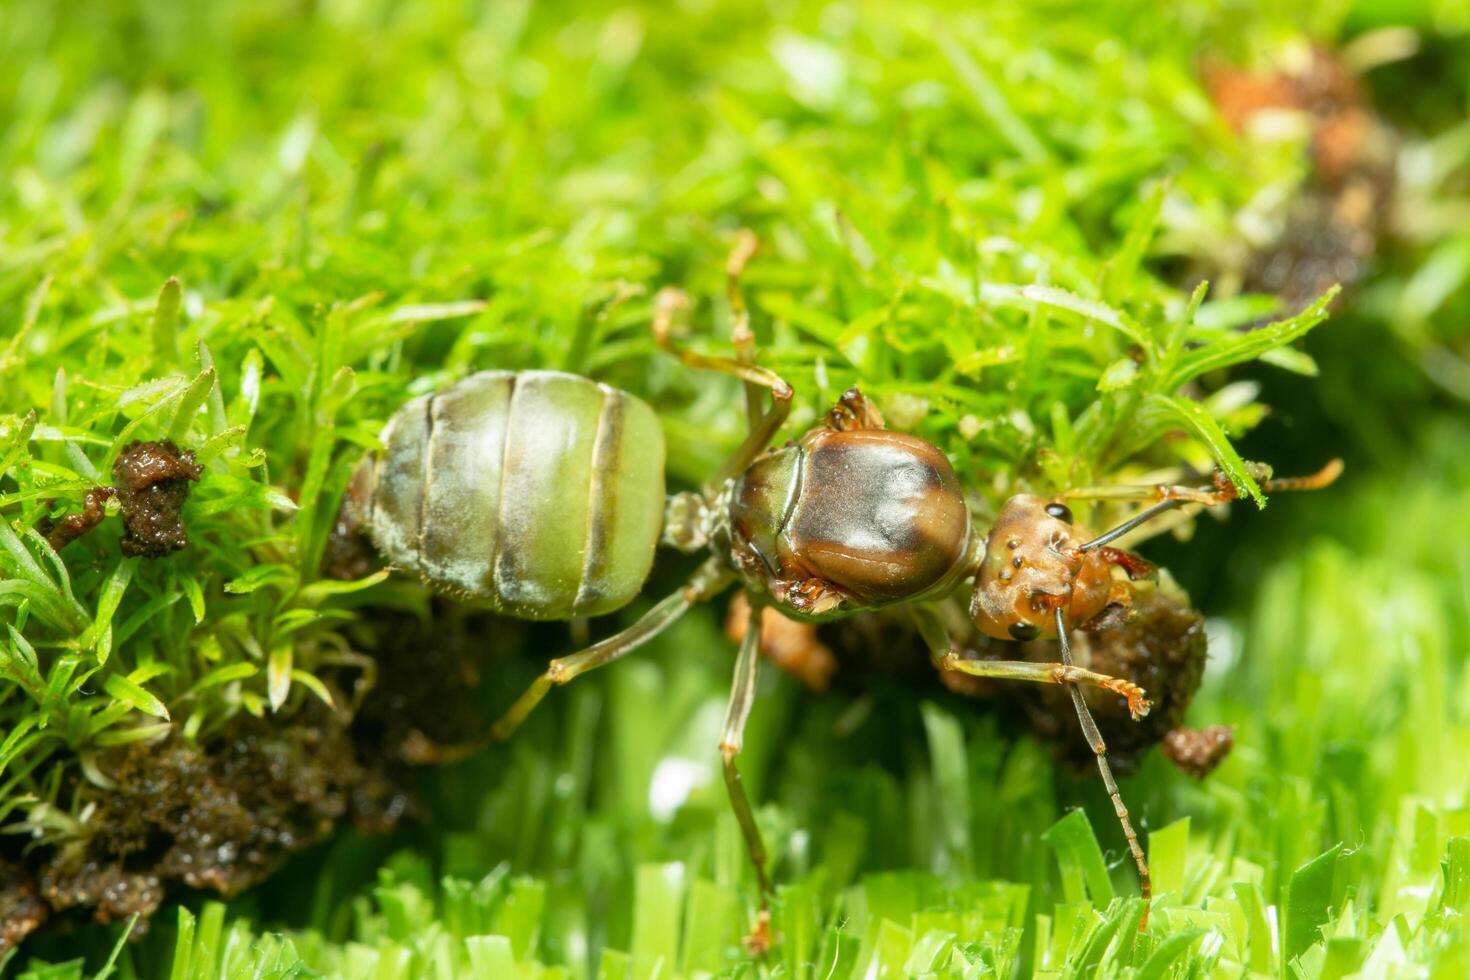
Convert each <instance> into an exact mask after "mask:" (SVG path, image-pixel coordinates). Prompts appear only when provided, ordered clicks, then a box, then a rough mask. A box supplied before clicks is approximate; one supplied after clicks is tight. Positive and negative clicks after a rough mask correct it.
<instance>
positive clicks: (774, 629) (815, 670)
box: [725, 592, 837, 691]
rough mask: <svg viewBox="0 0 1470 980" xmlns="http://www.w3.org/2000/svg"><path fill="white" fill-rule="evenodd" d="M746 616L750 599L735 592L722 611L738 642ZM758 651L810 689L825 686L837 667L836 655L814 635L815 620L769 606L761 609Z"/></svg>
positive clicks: (742, 638) (829, 681)
mask: <svg viewBox="0 0 1470 980" xmlns="http://www.w3.org/2000/svg"><path fill="white" fill-rule="evenodd" d="M749 617H750V601H749V600H748V599H747V598H746V597H745V593H743V592H741V593H738V594H737V595H736V596H735V598H734V599H733V600H731V602H730V610H729V612H728V613H727V614H726V615H725V633H726V635H727V636H729V637H730V639H731V641H733V642H734V643H735V644H736V645H737V646H738V645H739V644H740V642H741V641H742V640H744V639H745V625H746V622H747V621H748V620H749ZM761 652H762V653H764V654H765V655H766V656H767V657H769V658H770V660H771V661H772V662H773V663H775V664H776V665H777V666H778V667H780V668H781V669H782V670H784V671H786V672H787V673H788V674H791V675H793V676H794V677H796V678H797V679H798V680H800V681H801V682H802V683H803V684H805V685H806V687H807V688H808V689H809V690H812V691H825V690H827V688H828V686H830V685H831V683H832V674H833V672H834V671H835V670H836V669H837V657H836V656H834V655H833V653H832V650H831V648H830V647H828V646H827V645H826V644H825V643H823V642H822V641H821V640H820V639H818V638H817V627H816V625H815V624H814V623H803V622H800V621H798V620H795V619H788V618H787V617H786V616H783V615H781V613H780V612H779V611H777V610H775V609H772V608H770V607H769V606H768V607H766V608H765V609H763V610H761Z"/></svg>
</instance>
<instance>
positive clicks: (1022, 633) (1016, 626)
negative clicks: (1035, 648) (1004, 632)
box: [1010, 623, 1041, 641]
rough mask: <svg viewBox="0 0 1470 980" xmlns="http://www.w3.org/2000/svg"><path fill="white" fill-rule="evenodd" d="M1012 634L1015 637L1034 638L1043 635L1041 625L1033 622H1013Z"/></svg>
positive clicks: (1021, 638) (1022, 638)
mask: <svg viewBox="0 0 1470 980" xmlns="http://www.w3.org/2000/svg"><path fill="white" fill-rule="evenodd" d="M1010 634H1011V637H1012V638H1013V639H1017V640H1022V641H1025V640H1034V639H1036V638H1037V637H1038V636H1040V635H1041V627H1040V626H1035V625H1033V624H1031V623H1012V624H1011V627H1010Z"/></svg>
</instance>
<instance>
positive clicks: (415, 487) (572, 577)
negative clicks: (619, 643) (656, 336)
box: [354, 371, 664, 619]
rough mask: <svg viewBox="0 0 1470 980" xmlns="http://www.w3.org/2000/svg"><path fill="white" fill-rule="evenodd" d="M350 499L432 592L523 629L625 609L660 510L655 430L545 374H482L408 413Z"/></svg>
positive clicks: (640, 577) (646, 416)
mask: <svg viewBox="0 0 1470 980" xmlns="http://www.w3.org/2000/svg"><path fill="white" fill-rule="evenodd" d="M382 440H383V445H384V451H383V453H382V455H381V456H377V457H373V458H371V459H369V460H368V461H367V462H365V463H364V464H363V470H362V471H360V472H359V475H358V479H357V480H356V481H354V483H355V486H354V494H355V495H356V497H357V501H356V502H357V507H358V510H359V513H360V514H361V515H362V520H363V522H364V523H365V524H366V526H367V528H368V532H369V534H370V535H371V537H372V539H373V543H374V544H375V545H376V546H377V547H378V550H379V551H381V552H382V553H383V556H384V557H385V558H386V559H387V560H388V561H389V562H391V563H392V564H394V565H396V566H398V567H399V568H402V569H404V570H411V571H415V572H417V573H419V574H420V575H421V576H422V577H423V578H424V579H425V580H426V581H427V582H428V583H429V584H431V585H433V586H435V587H436V588H440V589H443V590H445V591H448V592H451V593H454V594H456V595H458V596H460V597H461V598H469V599H475V600H479V601H481V602H483V603H485V604H486V605H488V606H490V607H491V608H493V609H496V610H499V611H501V612H504V613H508V614H510V615H513V616H518V617H521V618H523V619H566V618H569V617H572V616H593V615H597V614H599V613H605V612H610V611H612V610H614V609H617V608H618V607H620V606H623V605H625V604H627V603H628V602H629V601H630V600H631V599H632V598H633V597H634V596H635V595H637V594H638V591H639V589H640V588H642V586H643V582H644V580H645V579H646V578H647V577H648V572H649V568H650V566H651V565H652V564H653V552H654V548H655V547H656V546H657V544H658V539H659V533H660V530H661V526H662V522H663V507H664V442H663V432H662V430H661V429H660V428H659V423H658V418H657V417H656V416H655V415H654V413H653V410H652V409H650V408H649V407H648V406H647V405H646V404H644V403H643V402H641V401H639V400H638V399H637V398H634V397H633V396H632V395H629V394H627V393H626V392H622V391H618V390H617V389H615V388H609V387H608V386H607V385H602V384H598V383H597V382H595V381H591V380H588V379H587V378H582V377H578V376H576V375H571V374H561V373H558V372H554V371H522V372H519V373H517V372H511V371H483V372H481V373H479V374H473V375H470V376H469V377H467V378H465V379H463V380H461V381H458V382H456V383H454V384H452V385H450V386H449V387H447V388H444V389H443V390H441V391H438V392H435V393H434V394H432V395H427V396H424V397H421V398H415V399H414V400H413V401H410V402H408V403H407V404H406V405H404V406H403V407H402V408H400V409H399V410H398V412H397V413H396V414H394V416H393V418H391V419H390V420H389V421H388V424H387V426H385V427H384V429H383V433H382Z"/></svg>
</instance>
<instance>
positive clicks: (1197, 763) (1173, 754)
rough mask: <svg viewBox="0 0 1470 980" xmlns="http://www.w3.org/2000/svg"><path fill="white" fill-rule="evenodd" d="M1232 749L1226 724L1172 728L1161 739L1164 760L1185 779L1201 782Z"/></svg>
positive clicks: (1232, 740)
mask: <svg viewBox="0 0 1470 980" xmlns="http://www.w3.org/2000/svg"><path fill="white" fill-rule="evenodd" d="M1234 747H1235V729H1233V728H1231V727H1230V726H1229V725H1211V726H1209V727H1208V728H1176V729H1174V730H1173V731H1172V732H1170V733H1169V734H1167V735H1165V736H1164V745H1163V751H1164V758H1166V759H1168V760H1169V761H1170V762H1172V763H1174V765H1175V766H1176V767H1177V768H1178V769H1179V771H1180V772H1182V773H1184V774H1185V775H1186V776H1193V777H1194V778H1195V779H1204V778H1205V777H1206V776H1208V775H1209V774H1210V773H1212V772H1214V771H1215V768H1216V767H1217V766H1218V765H1220V763H1222V762H1224V761H1225V757H1226V756H1227V755H1229V754H1230V750H1231V749H1232V748H1234Z"/></svg>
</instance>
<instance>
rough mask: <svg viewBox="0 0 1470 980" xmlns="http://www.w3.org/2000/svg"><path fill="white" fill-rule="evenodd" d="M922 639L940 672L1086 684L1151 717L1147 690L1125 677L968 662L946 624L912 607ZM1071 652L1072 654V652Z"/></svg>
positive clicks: (1020, 663)
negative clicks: (958, 651)
mask: <svg viewBox="0 0 1470 980" xmlns="http://www.w3.org/2000/svg"><path fill="white" fill-rule="evenodd" d="M910 609H911V612H912V614H913V617H914V622H915V623H916V624H917V625H918V627H919V635H920V636H922V637H923V638H924V644H925V646H927V647H928V648H929V652H930V654H932V655H933V657H934V664H935V666H937V667H938V668H939V669H940V670H953V671H958V672H959V673H962V674H969V675H970V676H972V677H992V678H995V679H996V680H1009V681H1030V682H1032V683H1035V684H1084V685H1086V686H1088V687H1098V688H1102V689H1103V690H1105V691H1112V692H1113V693H1114V694H1118V695H1121V696H1122V697H1123V698H1125V699H1127V701H1128V713H1129V714H1130V715H1132V716H1133V720H1134V721H1137V720H1138V719H1140V718H1142V717H1143V716H1144V715H1147V714H1148V711H1149V708H1150V707H1152V706H1151V705H1150V704H1149V703H1148V698H1147V697H1145V696H1144V690H1143V688H1141V687H1139V686H1138V685H1137V684H1134V683H1133V682H1132V681H1125V680H1123V679H1122V678H1121V677H1112V676H1110V675H1108V674H1099V673H1098V672H1096V671H1093V670H1088V669H1087V668H1085V667H1078V666H1076V665H1075V664H1072V663H1066V662H1064V663H1055V664H1048V663H1034V662H1032V661H1030V660H965V659H962V658H961V657H960V656H959V654H958V653H957V652H955V649H954V646H953V645H952V644H951V643H950V642H949V636H948V634H947V633H946V632H945V629H944V624H943V623H941V622H940V621H939V618H938V617H937V616H936V615H934V613H933V611H932V610H929V609H924V608H917V607H910ZM1069 652H1070V651H1069Z"/></svg>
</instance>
